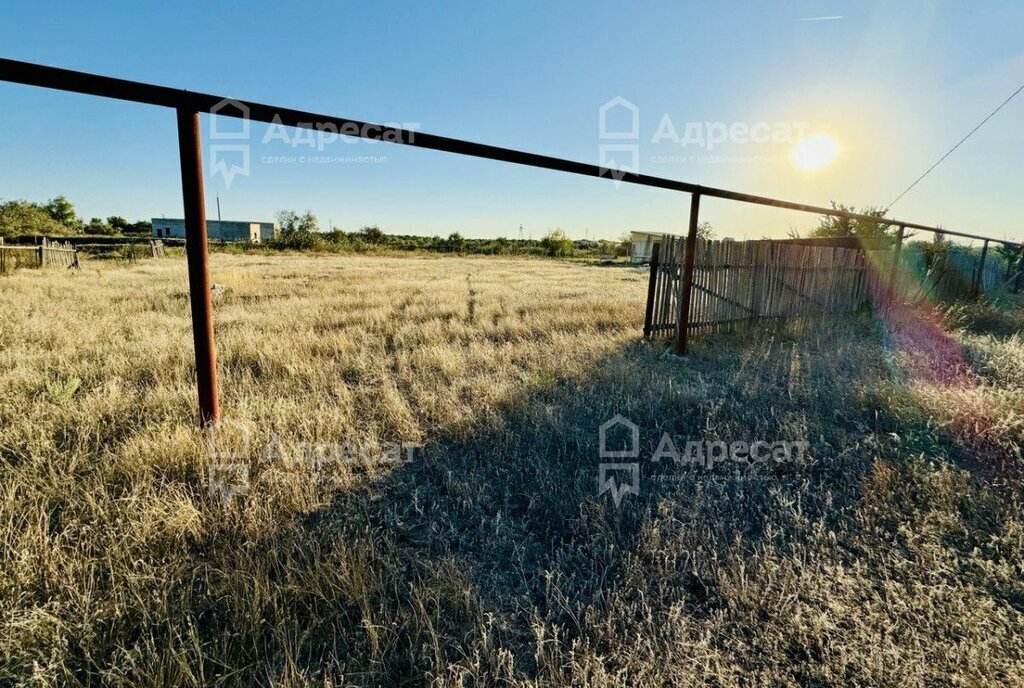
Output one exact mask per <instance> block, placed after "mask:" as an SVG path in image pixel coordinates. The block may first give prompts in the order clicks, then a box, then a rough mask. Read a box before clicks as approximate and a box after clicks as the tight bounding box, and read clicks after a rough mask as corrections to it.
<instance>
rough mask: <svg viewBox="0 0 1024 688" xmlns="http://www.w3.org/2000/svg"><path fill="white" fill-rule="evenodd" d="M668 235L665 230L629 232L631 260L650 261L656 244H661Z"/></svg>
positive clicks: (635, 261) (634, 261)
mask: <svg viewBox="0 0 1024 688" xmlns="http://www.w3.org/2000/svg"><path fill="white" fill-rule="evenodd" d="M666 236H667V235H666V234H665V232H638V231H633V232H630V233H629V243H630V251H629V260H630V262H632V263H650V262H651V252H652V251H654V245H655V244H660V243H661V240H662V239H663V238H665V237H666Z"/></svg>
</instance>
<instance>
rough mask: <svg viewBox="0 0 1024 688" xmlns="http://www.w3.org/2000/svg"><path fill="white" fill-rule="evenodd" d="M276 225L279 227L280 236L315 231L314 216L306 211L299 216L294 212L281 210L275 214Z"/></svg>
mask: <svg viewBox="0 0 1024 688" xmlns="http://www.w3.org/2000/svg"><path fill="white" fill-rule="evenodd" d="M277 223H278V224H279V225H281V233H282V234H291V233H295V232H298V233H312V232H315V231H317V224H316V215H314V214H313V212H312V211H310V210H307V211H306V212H304V213H302V214H301V215H300V214H299V213H297V212H295V211H294V210H282V211H280V212H278V213H277Z"/></svg>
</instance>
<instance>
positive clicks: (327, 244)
mask: <svg viewBox="0 0 1024 688" xmlns="http://www.w3.org/2000/svg"><path fill="white" fill-rule="evenodd" d="M276 219H277V223H278V225H280V228H281V235H280V237H278V238H277V239H273V240H270V241H265V242H263V245H265V246H268V247H270V248H277V249H290V250H297V251H356V252H358V251H369V250H382V249H383V250H392V251H431V252H436V253H474V254H481V255H535V256H550V257H553V258H569V257H573V256H598V255H602V256H608V257H621V256H627V255H629V238H628V237H623V238H621V239H619V240H618V241H606V240H601V241H587V240H573V239H570V238H569V237H568V235H566V233H565V232H563V231H562V230H560V229H555V230H552V231H550V232H548V233H547V234H546V235H545V236H544V237H543V238H541V239H539V240H533V239H522V240H520V239H506V238H504V237H499V238H497V239H470V238H467V237H464V236H462V235H461V234H459V233H458V232H454V233H452V234H449V235H448V236H447V237H441V236H416V235H411V234H388V233H385V232H384V231H383V230H381V229H380V227H377V226H370V227H363V228H362V229H360V230H358V231H353V232H346V231H344V230H340V229H331V230H330V231H326V232H321V231H319V227H318V224H317V219H316V216H315V215H314V214H313V213H312V212H310V211H308V210H307V211H306V212H303V213H299V212H296V211H294V210H282V211H281V212H279V213H277V216H276Z"/></svg>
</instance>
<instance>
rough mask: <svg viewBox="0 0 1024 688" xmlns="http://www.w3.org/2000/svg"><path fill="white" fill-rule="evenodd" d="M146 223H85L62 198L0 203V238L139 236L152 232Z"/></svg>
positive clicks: (96, 220)
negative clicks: (26, 236) (80, 235)
mask: <svg viewBox="0 0 1024 688" xmlns="http://www.w3.org/2000/svg"><path fill="white" fill-rule="evenodd" d="M152 229H153V227H152V224H151V223H150V222H149V221H143V222H128V221H127V220H125V219H124V218H123V217H117V216H114V217H109V218H107V219H106V220H103V219H101V218H98V217H94V218H92V219H91V220H90V221H89V222H85V220H84V219H83V218H80V217H78V214H77V212H76V211H75V206H74V205H73V204H72V203H71V201H69V200H68V199H67V198H65V197H64V196H57V197H56V198H52V199H50V200H49V201H47V202H46V203H33V202H31V201H25V200H13V201H7V202H4V203H0V236H5V237H14V236H21V235H43V236H67V235H72V234H102V235H112V236H117V235H141V236H149V235H150V234H151V233H152Z"/></svg>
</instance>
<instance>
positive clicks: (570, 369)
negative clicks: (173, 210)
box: [0, 254, 1024, 686]
mask: <svg viewBox="0 0 1024 688" xmlns="http://www.w3.org/2000/svg"><path fill="white" fill-rule="evenodd" d="M213 277H214V281H215V282H216V283H218V284H221V285H223V287H224V289H223V290H221V291H219V292H218V293H217V294H216V295H215V297H214V298H215V314H216V328H217V345H218V355H219V371H220V376H221V386H222V403H223V409H224V415H225V417H226V418H228V419H230V420H231V421H232V422H237V423H239V424H240V425H241V426H244V427H247V428H250V429H251V432H252V436H251V438H250V440H251V443H250V446H249V451H248V452H246V453H245V458H244V463H245V464H246V466H245V468H246V471H247V473H248V475H249V476H250V482H249V489H248V494H246V495H243V496H239V497H237V498H235V499H234V500H233V501H231V502H230V503H224V502H223V501H222V500H221V499H220V498H219V497H218V495H217V494H215V493H211V491H210V490H209V489H208V470H209V468H210V467H211V462H212V460H213V459H212V458H211V456H210V454H209V451H208V445H207V440H208V437H207V436H206V435H205V434H204V433H203V432H201V431H199V430H197V429H196V428H195V427H194V423H193V417H194V414H195V392H194V387H193V379H192V377H191V372H190V371H191V335H190V331H189V321H188V311H187V308H188V301H187V292H186V280H185V272H184V265H183V263H182V262H181V261H180V260H174V259H167V260H160V261H143V262H139V263H136V264H134V265H132V266H125V265H123V264H116V263H112V262H108V263H103V262H95V261H94V262H89V263H86V264H85V266H84V267H83V269H82V270H81V271H80V272H71V271H50V270H48V271H38V270H23V271H19V272H17V273H15V274H14V275H10V276H5V277H3V278H2V279H0V287H2V288H0V310H2V312H3V313H4V325H3V328H2V330H0V377H2V381H0V459H2V463H0V478H2V483H0V484H2V485H3V490H4V499H3V504H2V507H0V543H2V544H0V547H2V549H0V614H2V619H3V625H2V630H0V659H2V663H0V683H12V684H25V685H96V684H99V683H103V684H111V685H153V686H156V685H251V684H274V685H335V686H337V685H422V684H436V685H495V684H500V685H522V686H542V685H544V686H547V685H592V686H627V685H695V684H711V685H741V684H764V685H769V684H771V685H777V684H783V685H833V684H835V685H841V684H842V685H845V684H851V683H859V684H868V685H893V684H901V685H907V686H909V685H935V684H942V683H946V684H961V685H978V684H990V685H1007V684H1014V683H1018V684H1019V683H1021V681H1022V679H1021V676H1022V675H1024V572H1022V559H1021V552H1022V551H1024V507H1022V499H1021V497H1022V492H1021V490H1020V486H1019V482H1018V481H1017V480H1016V478H1014V477H1012V476H1010V477H1007V476H1006V475H996V476H994V475H993V474H992V472H990V471H985V470H979V469H978V463H979V462H978V459H984V457H981V456H978V454H977V452H978V446H977V445H976V444H975V443H973V442H972V433H971V432H970V431H968V430H967V429H966V428H971V427H973V428H976V429H977V431H978V432H980V433H982V434H984V435H985V436H986V437H992V438H994V439H993V441H994V442H996V445H997V446H998V447H999V450H1000V452H1002V458H1003V459H1004V460H1005V459H1012V458H1013V452H1014V448H1016V452H1017V453H1016V459H1017V460H1018V461H1019V460H1020V449H1019V447H1020V443H1021V439H1022V436H1024V430H1022V428H1024V420H1022V418H1024V389H1022V387H1021V385H1020V382H1019V380H1020V375H1019V373H1020V372H1022V371H1024V346H1022V343H1021V340H1020V338H1019V336H1006V332H999V333H997V334H996V335H992V334H988V333H986V332H984V331H983V329H982V331H977V328H975V331H968V330H963V331H958V332H957V333H956V334H955V337H956V338H957V341H959V342H960V344H961V345H962V346H963V347H964V350H965V352H966V353H965V356H966V360H967V361H968V363H969V365H970V366H971V368H972V369H973V370H974V371H975V372H976V375H977V384H976V385H974V386H972V387H971V388H969V389H958V390H957V391H956V392H955V394H944V393H943V391H942V389H941V388H940V387H937V386H936V385H935V384H933V382H931V381H920V380H915V379H913V377H912V376H908V373H907V369H906V368H905V367H904V366H902V365H901V354H899V353H898V352H897V353H895V355H894V352H891V351H889V350H887V349H886V346H885V344H884V342H885V341H886V339H885V338H884V337H883V336H882V335H881V334H880V332H879V329H878V328H877V327H876V325H875V324H874V323H873V322H872V321H871V319H870V318H868V317H866V316H864V317H852V318H849V319H845V320H838V321H834V322H829V323H812V325H813V326H812V327H806V324H799V323H797V324H793V325H790V326H787V327H784V328H782V329H780V330H778V331H775V332H773V331H770V330H749V331H745V332H742V333H738V334H734V335H722V336H718V337H714V338H705V339H703V340H701V341H699V342H698V344H697V346H696V348H695V352H694V354H693V355H692V356H691V357H690V358H689V359H688V360H685V361H678V360H675V359H673V358H671V357H666V356H664V350H663V348H662V347H661V346H660V345H649V344H645V343H641V342H639V337H638V334H639V331H640V327H641V319H642V308H643V294H644V286H645V276H644V274H643V273H641V272H640V271H637V270H633V269H631V268H598V267H587V266H581V265H569V264H563V263H556V262H550V261H542V260H509V259H484V258H453V257H445V258H435V257H429V258H424V257H416V258H410V257H404V258H397V257H396V258H390V257H341V256H333V257H303V256H230V255H220V254H219V255H215V256H214V258H213ZM1011 322H1016V321H1011ZM1018 327H1019V325H1018ZM983 411H984V412H983ZM615 413H622V414H624V415H626V416H628V417H629V418H632V419H633V420H634V421H636V422H637V423H638V424H639V425H640V426H641V429H642V435H641V438H642V446H643V451H644V453H645V454H649V453H650V452H651V451H653V449H654V447H655V446H656V444H657V441H658V435H659V433H660V432H662V431H668V432H670V433H672V434H673V435H676V436H678V437H684V438H690V439H709V440H719V439H720V440H726V441H731V440H734V439H738V440H753V439H766V440H782V439H785V440H807V441H809V442H810V446H811V450H810V453H811V460H810V461H809V462H808V463H807V464H804V465H799V466H794V465H774V464H773V465H760V466H735V465H722V466H718V467H716V468H715V469H713V470H705V469H701V468H695V467H683V466H673V465H671V464H669V465H665V464H660V465H657V466H656V465H653V464H651V463H649V462H645V463H643V465H642V469H643V489H642V493H641V494H640V495H639V496H637V495H630V496H627V498H626V500H625V501H624V502H623V506H622V507H621V508H618V509H617V508H615V507H614V506H613V505H612V504H611V502H610V500H609V499H608V495H604V496H600V497H599V496H598V494H597V465H598V463H599V461H600V459H599V457H598V452H597V427H598V425H599V424H600V423H601V422H603V421H604V420H606V419H607V418H609V417H611V416H612V415H614V414H615ZM971 423H973V425H972V424H971ZM985 433H987V434H985ZM272 437H277V438H280V443H279V444H276V445H274V446H275V447H276V450H275V451H274V452H273V454H272V455H267V454H264V453H262V449H261V448H262V447H263V446H264V445H265V444H266V443H267V441H268V440H270V438H272ZM218 439H219V443H218V447H219V448H221V449H224V448H228V449H241V448H242V444H241V436H240V435H237V434H235V435H232V434H230V433H227V431H225V432H224V433H222V434H221V436H220V437H219V438H218ZM394 441H409V442H416V443H421V444H422V445H423V448H422V450H421V451H419V452H418V453H417V455H416V458H415V460H414V461H413V462H412V463H409V464H395V463H394V462H386V461H378V460H375V459H373V458H372V457H369V456H363V457H362V458H360V459H359V460H355V461H334V462H330V463H328V464H324V463H320V464H313V463H311V462H309V461H306V460H303V456H302V454H303V451H304V450H303V447H306V446H308V445H336V444H338V443H356V444H358V445H360V446H362V447H368V448H376V447H379V446H380V445H381V444H382V443H387V442H394Z"/></svg>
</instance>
